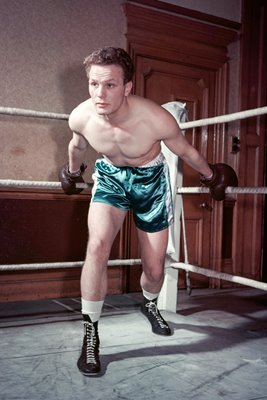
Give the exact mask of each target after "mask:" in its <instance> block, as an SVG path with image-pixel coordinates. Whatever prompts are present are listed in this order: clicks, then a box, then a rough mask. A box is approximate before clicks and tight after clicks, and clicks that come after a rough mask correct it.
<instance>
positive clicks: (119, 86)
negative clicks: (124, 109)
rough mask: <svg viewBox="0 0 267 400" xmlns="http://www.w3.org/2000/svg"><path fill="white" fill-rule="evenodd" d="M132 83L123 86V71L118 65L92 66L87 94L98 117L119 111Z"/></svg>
mask: <svg viewBox="0 0 267 400" xmlns="http://www.w3.org/2000/svg"><path fill="white" fill-rule="evenodd" d="M131 88H132V82H128V83H126V84H124V76H123V70H122V68H121V67H120V66H118V65H92V66H91V69H90V72H89V93H90V96H91V99H92V101H93V104H94V106H95V109H96V112H97V114H99V115H108V116H110V115H112V114H115V113H116V112H117V111H119V109H120V107H121V106H122V104H123V102H124V101H125V97H126V96H128V95H129V94H130V91H131Z"/></svg>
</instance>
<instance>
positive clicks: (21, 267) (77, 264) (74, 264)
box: [0, 259, 142, 272]
mask: <svg viewBox="0 0 267 400" xmlns="http://www.w3.org/2000/svg"><path fill="white" fill-rule="evenodd" d="M83 264H84V261H71V262H55V263H32V264H2V265H0V271H2V272H4V271H8V272H9V271H28V270H42V269H56V268H59V269H61V268H81V267H82V266H83ZM140 264H142V261H141V260H140V259H122V260H109V261H108V266H109V267H114V266H120V265H140Z"/></svg>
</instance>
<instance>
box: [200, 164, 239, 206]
mask: <svg viewBox="0 0 267 400" xmlns="http://www.w3.org/2000/svg"><path fill="white" fill-rule="evenodd" d="M209 167H210V169H211V170H212V172H213V175H212V177H211V178H210V179H207V178H205V177H204V176H203V175H202V176H201V178H200V182H201V183H202V184H203V185H205V186H207V187H209V188H210V194H211V197H212V198H213V199H214V200H217V201H221V200H224V199H225V188H226V187H227V186H237V185H238V178H237V176H236V173H235V171H234V169H233V168H232V167H230V165H227V164H221V163H218V164H214V165H212V164H209Z"/></svg>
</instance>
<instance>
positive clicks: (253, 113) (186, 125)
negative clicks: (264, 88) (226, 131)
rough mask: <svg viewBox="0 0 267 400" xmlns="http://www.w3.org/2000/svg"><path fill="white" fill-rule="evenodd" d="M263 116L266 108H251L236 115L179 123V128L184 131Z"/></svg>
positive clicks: (266, 111) (266, 112) (266, 110)
mask: <svg viewBox="0 0 267 400" xmlns="http://www.w3.org/2000/svg"><path fill="white" fill-rule="evenodd" d="M263 114H267V107H260V108H253V109H251V110H246V111H239V112H236V113H231V114H226V115H220V116H217V117H211V118H203V119H199V120H196V121H189V122H181V123H179V127H180V128H181V129H183V130H184V129H190V128H197V127H201V126H208V125H214V124H223V123H225V122H232V121H236V120H239V119H245V118H250V117H256V116H258V115H263Z"/></svg>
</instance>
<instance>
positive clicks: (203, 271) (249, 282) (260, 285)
mask: <svg viewBox="0 0 267 400" xmlns="http://www.w3.org/2000/svg"><path fill="white" fill-rule="evenodd" d="M169 268H174V269H183V270H185V271H189V272H194V273H196V274H200V275H205V276H208V277H209V278H217V279H222V280H224V281H229V282H234V283H239V284H241V285H244V286H250V287H254V288H256V289H262V290H267V283H264V282H258V281H255V280H253V279H249V278H244V277H242V276H237V275H230V274H227V273H225V272H217V271H213V270H211V269H207V268H202V267H197V266H195V265H192V264H186V263H182V262H176V263H171V264H170V266H169Z"/></svg>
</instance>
